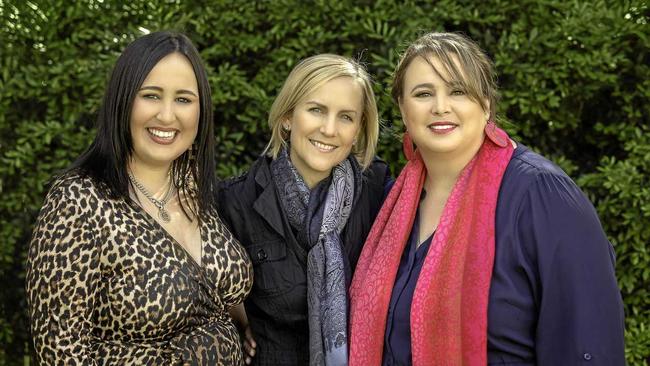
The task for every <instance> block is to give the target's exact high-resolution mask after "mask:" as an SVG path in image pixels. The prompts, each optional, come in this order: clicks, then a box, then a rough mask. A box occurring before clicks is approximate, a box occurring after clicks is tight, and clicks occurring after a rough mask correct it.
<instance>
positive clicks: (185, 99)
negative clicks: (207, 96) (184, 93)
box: [176, 97, 192, 104]
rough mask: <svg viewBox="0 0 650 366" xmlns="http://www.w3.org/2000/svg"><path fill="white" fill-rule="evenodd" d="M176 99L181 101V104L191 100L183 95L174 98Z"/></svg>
mask: <svg viewBox="0 0 650 366" xmlns="http://www.w3.org/2000/svg"><path fill="white" fill-rule="evenodd" d="M176 101H177V102H179V103H183V104H189V103H192V101H191V100H190V99H187V98H185V97H178V98H176Z"/></svg>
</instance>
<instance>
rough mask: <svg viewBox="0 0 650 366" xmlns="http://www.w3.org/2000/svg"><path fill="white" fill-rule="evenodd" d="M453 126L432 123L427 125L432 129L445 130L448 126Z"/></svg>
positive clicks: (450, 126)
mask: <svg viewBox="0 0 650 366" xmlns="http://www.w3.org/2000/svg"><path fill="white" fill-rule="evenodd" d="M452 127H454V125H433V126H429V128H431V129H434V130H447V129H449V128H452Z"/></svg>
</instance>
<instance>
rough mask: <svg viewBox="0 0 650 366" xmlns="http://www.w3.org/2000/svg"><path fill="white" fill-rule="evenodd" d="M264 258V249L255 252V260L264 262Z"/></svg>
mask: <svg viewBox="0 0 650 366" xmlns="http://www.w3.org/2000/svg"><path fill="white" fill-rule="evenodd" d="M266 257H267V255H266V252H265V251H264V249H260V250H258V251H257V259H259V260H264V259H266Z"/></svg>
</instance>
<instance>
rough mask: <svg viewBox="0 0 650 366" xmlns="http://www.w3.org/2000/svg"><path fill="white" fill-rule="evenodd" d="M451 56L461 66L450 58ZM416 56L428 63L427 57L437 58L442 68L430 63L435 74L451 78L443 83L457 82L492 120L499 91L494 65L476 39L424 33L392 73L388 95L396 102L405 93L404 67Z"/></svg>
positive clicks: (409, 48) (453, 34)
mask: <svg viewBox="0 0 650 366" xmlns="http://www.w3.org/2000/svg"><path fill="white" fill-rule="evenodd" d="M454 55H455V56H456V58H455V59H456V60H458V64H460V69H459V67H458V66H457V64H456V62H455V61H454V58H453V57H452V56H454ZM418 56H420V57H422V58H423V59H425V60H426V61H427V62H428V63H429V64H430V65H431V62H430V61H429V57H435V58H436V59H438V61H440V63H441V64H442V67H443V68H444V70H436V68H435V67H433V65H431V67H432V68H433V69H434V70H435V71H436V73H437V74H438V75H445V74H446V75H449V76H450V77H451V78H452V80H445V81H446V82H451V81H455V82H459V83H460V84H461V86H462V87H463V88H464V89H465V91H466V92H467V94H468V96H469V97H470V98H472V99H473V100H474V101H475V102H477V103H478V104H479V105H480V106H481V108H483V110H484V111H487V110H489V111H490V118H489V119H490V120H492V121H494V120H495V118H496V107H497V102H498V100H499V93H498V90H497V83H496V78H497V76H496V72H495V70H494V64H493V63H492V61H491V60H490V58H489V57H488V56H487V55H486V54H485V52H484V51H483V50H482V49H481V47H479V45H478V44H477V43H476V42H474V41H473V40H471V39H470V38H468V37H466V36H464V35H462V34H459V33H444V32H443V33H427V34H425V35H423V36H422V37H420V38H418V39H417V40H416V41H415V42H413V43H411V44H410V45H409V46H408V48H407V49H406V51H404V54H403V55H402V57H401V58H400V60H399V63H398V64H397V67H396V68H395V72H394V73H393V88H392V90H391V95H392V97H393V100H394V101H395V103H399V100H400V98H402V96H403V93H404V90H403V89H404V76H405V75H406V69H407V68H408V66H409V64H410V63H411V61H413V59H414V58H416V57H418ZM441 71H444V72H443V73H441ZM441 77H442V76H441ZM486 101H487V103H486Z"/></svg>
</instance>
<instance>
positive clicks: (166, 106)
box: [156, 101, 176, 123]
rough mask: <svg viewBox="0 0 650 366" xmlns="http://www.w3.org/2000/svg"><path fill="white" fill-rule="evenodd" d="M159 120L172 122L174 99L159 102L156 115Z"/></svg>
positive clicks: (174, 114) (174, 117) (174, 113)
mask: <svg viewBox="0 0 650 366" xmlns="http://www.w3.org/2000/svg"><path fill="white" fill-rule="evenodd" d="M156 118H158V120H159V121H160V122H163V123H172V122H174V121H175V120H176V111H175V109H174V101H165V102H163V103H160V110H158V115H157V116H156Z"/></svg>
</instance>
